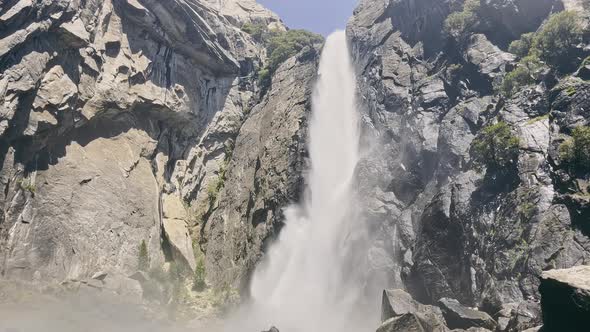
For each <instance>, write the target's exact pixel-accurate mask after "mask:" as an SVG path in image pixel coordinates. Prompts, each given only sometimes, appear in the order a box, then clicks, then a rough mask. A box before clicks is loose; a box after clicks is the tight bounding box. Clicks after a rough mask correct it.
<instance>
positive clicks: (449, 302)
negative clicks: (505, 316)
mask: <svg viewBox="0 0 590 332" xmlns="http://www.w3.org/2000/svg"><path fill="white" fill-rule="evenodd" d="M438 305H439V307H440V308H441V309H442V313H443V316H444V317H445V320H446V322H447V325H448V326H449V327H450V328H452V329H468V328H471V327H482V328H486V329H489V330H495V329H496V322H495V321H494V319H493V318H492V317H490V315H488V314H486V313H485V312H482V311H478V310H475V309H471V308H467V307H465V306H462V305H461V304H460V303H459V301H457V300H454V299H449V298H442V299H440V300H439V301H438Z"/></svg>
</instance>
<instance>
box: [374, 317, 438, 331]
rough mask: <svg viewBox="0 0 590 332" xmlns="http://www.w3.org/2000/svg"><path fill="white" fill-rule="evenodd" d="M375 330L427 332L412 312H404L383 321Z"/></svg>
mask: <svg viewBox="0 0 590 332" xmlns="http://www.w3.org/2000/svg"><path fill="white" fill-rule="evenodd" d="M377 332H427V330H425V329H424V327H422V324H421V323H420V319H419V318H418V316H416V315H414V314H405V315H402V316H400V317H395V318H391V319H389V320H387V321H385V322H384V323H383V324H381V326H379V328H378V329H377Z"/></svg>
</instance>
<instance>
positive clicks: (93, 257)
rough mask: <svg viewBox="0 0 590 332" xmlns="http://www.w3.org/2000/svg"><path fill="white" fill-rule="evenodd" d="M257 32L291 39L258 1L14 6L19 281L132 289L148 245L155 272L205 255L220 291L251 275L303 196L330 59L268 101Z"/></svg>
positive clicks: (6, 196) (4, 220)
mask: <svg viewBox="0 0 590 332" xmlns="http://www.w3.org/2000/svg"><path fill="white" fill-rule="evenodd" d="M246 23H254V24H263V25H266V26H268V27H269V28H273V29H279V30H284V29H285V27H284V26H283V24H282V22H281V21H280V19H279V18H278V17H277V16H276V15H275V14H273V13H271V12H270V11H268V10H266V9H264V8H263V7H262V6H260V5H258V4H256V3H255V2H254V1H250V0H231V1H210V0H174V1H170V2H167V3H166V4H165V5H164V4H163V3H162V2H160V1H154V0H112V1H111V0H107V1H96V0H89V1H78V0H75V1H69V0H68V1H65V0H60V1H53V0H51V1H49V0H47V1H36V2H33V1H28V0H20V1H8V2H4V3H3V4H0V95H1V100H2V102H1V104H0V164H1V165H2V166H0V167H1V169H0V185H1V186H2V190H1V193H0V273H1V274H2V276H3V277H6V278H18V279H23V280H31V279H34V280H43V281H46V282H60V281H62V280H64V279H84V278H89V277H90V276H92V275H93V274H95V273H96V272H98V271H105V272H107V273H108V275H109V276H112V275H125V276H129V275H130V274H131V273H133V272H135V271H137V268H138V266H137V262H138V255H139V247H140V244H141V243H142V242H143V241H145V242H146V244H147V248H148V253H149V261H150V265H151V267H152V268H154V267H155V268H159V267H161V266H162V265H163V264H164V263H165V262H169V261H174V262H176V263H178V264H180V265H182V266H184V267H185V268H186V269H190V270H194V269H195V264H196V263H195V254H196V253H195V252H194V249H195V248H198V247H199V246H194V245H193V243H200V244H201V246H200V249H202V250H203V251H206V252H208V258H207V261H208V262H209V264H208V265H207V267H208V270H209V272H210V273H208V274H209V275H210V276H211V277H210V278H211V279H212V280H211V281H212V282H214V283H216V284H221V283H222V280H223V281H224V282H227V283H233V282H234V281H235V280H237V279H238V277H241V278H246V275H247V271H249V270H250V269H251V268H252V266H253V264H254V263H255V262H256V260H257V258H258V256H259V255H260V251H261V250H262V248H263V243H264V242H265V240H266V239H267V238H268V236H270V235H272V234H273V232H274V231H273V229H275V228H276V227H278V225H280V222H279V221H280V217H279V216H280V207H282V206H283V205H285V204H286V202H287V201H289V200H292V199H296V197H297V193H298V190H297V189H298V188H299V184H300V181H301V180H300V173H301V166H302V165H303V162H304V159H303V157H304V152H303V147H302V146H303V145H302V144H301V141H303V138H304V136H305V117H306V113H307V109H308V107H307V100H308V99H309V98H308V94H309V91H308V90H309V86H308V85H309V84H311V81H312V79H313V77H314V76H315V62H316V58H317V50H308V51H307V52H306V53H303V54H301V55H300V56H299V57H298V58H293V59H291V60H289V61H288V62H287V63H286V64H285V65H284V66H283V67H281V69H280V70H279V71H278V72H277V73H276V75H275V77H274V79H273V81H274V82H276V84H274V85H273V89H271V90H270V92H269V93H268V94H266V95H264V96H261V94H260V88H259V87H258V83H257V79H256V70H257V68H259V67H261V66H262V65H263V64H264V62H265V61H266V50H265V48H264V46H263V45H261V44H259V43H258V42H256V41H254V40H253V39H252V38H251V37H250V36H249V35H248V34H246V33H244V32H243V31H241V29H240V28H241V26H242V25H243V24H246ZM295 83H296V84H295ZM226 177H227V180H226V183H225V186H224V185H223V183H221V184H220V178H224V179H225V178H226ZM212 188H213V189H212ZM222 188H224V189H222ZM207 221H209V222H207ZM221 271H224V272H223V273H222V272H221ZM218 276H219V277H218Z"/></svg>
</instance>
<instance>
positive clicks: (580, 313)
mask: <svg viewBox="0 0 590 332" xmlns="http://www.w3.org/2000/svg"><path fill="white" fill-rule="evenodd" d="M539 291H540V292H541V305H542V307H543V331H549V332H551V331H582V330H584V329H587V328H588V326H590V325H589V324H590V314H589V313H590V266H578V267H574V268H571V269H563V270H550V271H546V272H543V274H542V276H541V286H540V288H539Z"/></svg>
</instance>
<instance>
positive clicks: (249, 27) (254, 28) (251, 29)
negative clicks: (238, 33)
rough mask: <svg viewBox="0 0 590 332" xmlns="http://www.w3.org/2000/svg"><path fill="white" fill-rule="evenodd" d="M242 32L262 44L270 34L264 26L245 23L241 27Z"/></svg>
mask: <svg viewBox="0 0 590 332" xmlns="http://www.w3.org/2000/svg"><path fill="white" fill-rule="evenodd" d="M242 31H244V32H245V33H247V34H249V35H251V36H252V38H254V40H256V41H258V42H263V41H264V40H265V38H267V36H268V34H269V33H270V32H269V30H268V27H267V26H266V25H265V24H259V23H246V24H244V25H243V26H242Z"/></svg>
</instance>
